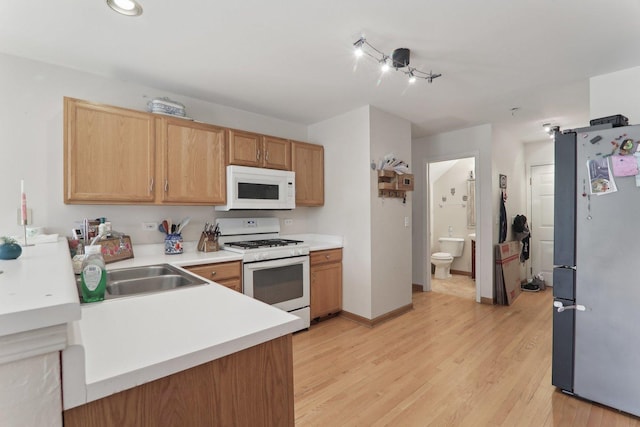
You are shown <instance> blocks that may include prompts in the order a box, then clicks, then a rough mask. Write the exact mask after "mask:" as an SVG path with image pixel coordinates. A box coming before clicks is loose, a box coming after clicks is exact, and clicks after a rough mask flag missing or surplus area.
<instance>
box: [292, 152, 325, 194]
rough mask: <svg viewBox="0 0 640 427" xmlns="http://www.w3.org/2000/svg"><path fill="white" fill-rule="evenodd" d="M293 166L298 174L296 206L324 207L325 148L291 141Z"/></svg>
mask: <svg viewBox="0 0 640 427" xmlns="http://www.w3.org/2000/svg"><path fill="white" fill-rule="evenodd" d="M291 164H292V166H291V170H293V171H294V172H295V173H296V206H322V205H324V147H323V146H322V145H315V144H307V143H306V142H297V141H291Z"/></svg>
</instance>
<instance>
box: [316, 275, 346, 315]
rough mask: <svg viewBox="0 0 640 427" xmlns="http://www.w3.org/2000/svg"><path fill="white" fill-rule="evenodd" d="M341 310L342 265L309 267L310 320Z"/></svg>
mask: <svg viewBox="0 0 640 427" xmlns="http://www.w3.org/2000/svg"><path fill="white" fill-rule="evenodd" d="M340 310H342V263H340V262H334V263H328V264H322V265H317V266H311V318H312V319H315V318H317V317H322V316H326V315H329V314H333V313H337V312H339V311H340Z"/></svg>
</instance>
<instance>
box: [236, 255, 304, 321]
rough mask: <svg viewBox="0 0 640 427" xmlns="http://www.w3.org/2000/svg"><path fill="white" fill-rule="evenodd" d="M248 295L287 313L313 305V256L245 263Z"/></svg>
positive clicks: (245, 283)
mask: <svg viewBox="0 0 640 427" xmlns="http://www.w3.org/2000/svg"><path fill="white" fill-rule="evenodd" d="M243 288H244V293H245V295H248V296H250V297H253V298H255V299H258V300H260V301H262V302H265V303H267V304H271V305H273V306H275V307H278V308H280V309H282V310H285V311H294V310H297V309H300V308H303V307H308V306H309V300H310V297H309V256H308V255H305V256H299V257H292V258H283V259H275V260H270V261H258V262H252V263H246V264H244V271H243Z"/></svg>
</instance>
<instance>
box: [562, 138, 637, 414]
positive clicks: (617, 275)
mask: <svg viewBox="0 0 640 427" xmlns="http://www.w3.org/2000/svg"><path fill="white" fill-rule="evenodd" d="M598 135H599V136H601V137H602V138H601V139H600V140H599V141H597V142H594V143H592V141H594V137H595V136H598ZM627 138H630V139H633V140H634V141H638V140H640V127H638V126H629V127H621V128H614V129H610V130H607V131H601V132H592V133H589V134H584V135H583V134H580V133H579V134H577V152H578V156H577V159H578V161H577V166H578V168H577V172H578V173H577V177H578V197H577V204H576V206H577V210H576V218H577V219H576V227H577V228H576V232H577V242H576V266H577V271H576V299H575V301H576V303H577V304H580V305H584V306H585V307H586V311H578V312H575V330H576V333H575V370H574V383H573V391H574V393H575V394H576V395H578V396H581V397H584V398H587V399H589V400H593V401H596V402H599V403H603V404H605V405H608V406H611V407H614V408H617V409H620V410H622V411H625V412H629V413H631V414H634V415H638V416H640V369H638V355H639V354H640V328H639V327H638V325H639V324H640V309H639V307H640V274H639V271H638V246H639V245H640V227H638V225H637V221H636V217H637V213H638V212H640V188H638V187H636V184H635V178H634V177H633V176H629V177H616V178H615V183H616V186H617V188H618V191H617V192H614V193H609V194H603V195H600V196H597V195H591V196H585V197H583V196H582V192H583V187H586V193H587V194H588V193H589V184H590V181H589V174H588V172H587V161H588V160H594V159H601V158H602V154H599V153H610V152H611V149H612V144H611V142H612V141H614V142H615V141H620V140H622V139H627Z"/></svg>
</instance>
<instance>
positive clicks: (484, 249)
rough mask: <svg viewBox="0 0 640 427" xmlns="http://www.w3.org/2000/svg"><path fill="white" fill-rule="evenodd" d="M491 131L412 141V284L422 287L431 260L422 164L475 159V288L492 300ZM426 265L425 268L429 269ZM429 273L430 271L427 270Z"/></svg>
mask: <svg viewBox="0 0 640 427" xmlns="http://www.w3.org/2000/svg"><path fill="white" fill-rule="evenodd" d="M491 138H492V128H491V125H488V124H487V125H481V126H475V127H471V128H467V129H461V130H457V131H453V132H447V133H443V134H439V135H435V136H431V137H426V138H420V139H415V140H413V142H412V144H411V150H412V162H413V165H414V166H413V170H414V174H415V183H416V189H415V191H414V193H413V238H412V250H413V283H416V284H424V277H423V271H424V266H425V262H428V261H427V260H428V259H429V257H430V256H431V254H430V252H429V248H428V245H427V241H428V240H427V238H428V237H427V236H426V235H425V233H426V230H425V227H426V224H427V221H428V220H429V219H428V215H427V214H426V212H425V209H426V198H425V196H426V191H425V184H426V177H425V164H426V163H428V162H433V161H441V160H451V159H454V158H462V157H473V156H475V157H476V165H475V170H476V235H477V239H478V241H477V246H476V285H477V286H478V287H479V289H480V296H481V297H483V298H490V299H491V298H493V241H492V236H493V230H494V226H493V221H492V216H491V215H492V212H493V208H492V202H491V195H492V171H491V165H492V158H491V153H492V146H491ZM428 265H429V264H427V266H428ZM427 271H429V269H427Z"/></svg>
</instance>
